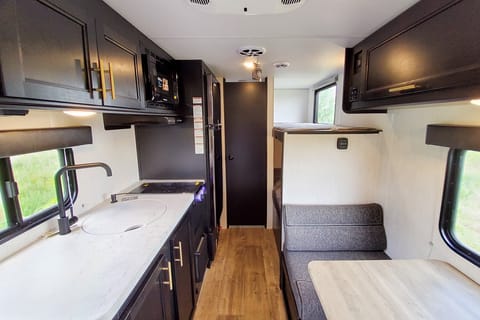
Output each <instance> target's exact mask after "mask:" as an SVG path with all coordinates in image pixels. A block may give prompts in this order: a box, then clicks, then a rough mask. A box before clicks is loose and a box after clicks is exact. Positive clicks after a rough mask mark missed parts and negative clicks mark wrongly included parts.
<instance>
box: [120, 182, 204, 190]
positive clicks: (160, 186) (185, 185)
mask: <svg viewBox="0 0 480 320" xmlns="http://www.w3.org/2000/svg"><path fill="white" fill-rule="evenodd" d="M202 186H203V182H202V181H193V182H149V183H143V184H141V185H140V186H138V187H136V188H135V189H133V190H132V191H130V192H129V193H197V192H198V191H199V190H200V188H201V187H202Z"/></svg>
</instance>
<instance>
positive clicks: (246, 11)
mask: <svg viewBox="0 0 480 320" xmlns="http://www.w3.org/2000/svg"><path fill="white" fill-rule="evenodd" d="M186 1H187V2H188V4H189V5H190V6H192V7H194V8H196V9H199V10H202V11H204V12H207V13H211V14H239V15H266V14H281V13H287V12H290V11H293V10H295V9H298V8H300V7H301V6H303V4H304V3H305V1H306V0H243V1H238V0H186Z"/></svg>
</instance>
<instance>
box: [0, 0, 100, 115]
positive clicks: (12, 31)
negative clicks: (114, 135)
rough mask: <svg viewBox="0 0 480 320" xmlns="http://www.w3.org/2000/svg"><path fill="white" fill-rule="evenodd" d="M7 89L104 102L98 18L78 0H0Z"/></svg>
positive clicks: (0, 55)
mask: <svg viewBox="0 0 480 320" xmlns="http://www.w3.org/2000/svg"><path fill="white" fill-rule="evenodd" d="M0 21H1V25H2V28H1V31H0V43H1V46H0V63H1V79H2V95H3V96H6V97H12V98H26V99H36V100H50V101H62V102H70V103H84V104H95V105H101V104H102V101H101V99H100V97H99V95H98V94H96V93H95V91H94V90H95V88H98V85H99V83H98V75H97V74H95V72H93V71H91V68H92V66H94V65H98V57H97V46H96V39H95V21H94V17H93V15H92V14H91V12H89V11H88V9H87V6H86V5H84V4H82V3H81V2H79V1H75V2H74V1H59V0H58V1H56V0H52V1H48V2H47V1H39V0H21V1H20V0H19V1H15V0H5V1H1V2H0Z"/></svg>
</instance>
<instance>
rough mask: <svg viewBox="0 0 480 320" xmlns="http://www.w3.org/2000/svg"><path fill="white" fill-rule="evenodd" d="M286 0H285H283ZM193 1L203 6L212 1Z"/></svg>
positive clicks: (192, 0) (192, 1)
mask: <svg viewBox="0 0 480 320" xmlns="http://www.w3.org/2000/svg"><path fill="white" fill-rule="evenodd" d="M282 1H284V0H282ZM190 2H191V3H193V4H199V5H202V6H206V5H207V4H209V3H210V0H190Z"/></svg>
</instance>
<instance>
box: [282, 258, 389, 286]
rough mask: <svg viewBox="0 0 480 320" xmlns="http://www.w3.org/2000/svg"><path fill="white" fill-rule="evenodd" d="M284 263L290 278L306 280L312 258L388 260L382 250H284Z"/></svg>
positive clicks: (308, 277) (308, 278)
mask: <svg viewBox="0 0 480 320" xmlns="http://www.w3.org/2000/svg"><path fill="white" fill-rule="evenodd" d="M283 256H284V257H285V264H286V267H287V270H288V276H289V278H290V280H292V281H297V280H308V281H310V276H309V275H308V263H309V262H310V261H313V260H389V259H390V257H389V256H388V255H386V254H385V253H384V252H383V251H338V252H335V251H327V252H321V251H318V252H308V251H304V252H301V251H300V252H296V251H284V252H283Z"/></svg>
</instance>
